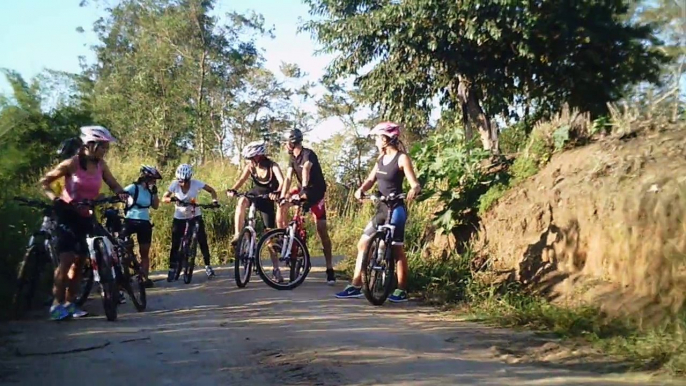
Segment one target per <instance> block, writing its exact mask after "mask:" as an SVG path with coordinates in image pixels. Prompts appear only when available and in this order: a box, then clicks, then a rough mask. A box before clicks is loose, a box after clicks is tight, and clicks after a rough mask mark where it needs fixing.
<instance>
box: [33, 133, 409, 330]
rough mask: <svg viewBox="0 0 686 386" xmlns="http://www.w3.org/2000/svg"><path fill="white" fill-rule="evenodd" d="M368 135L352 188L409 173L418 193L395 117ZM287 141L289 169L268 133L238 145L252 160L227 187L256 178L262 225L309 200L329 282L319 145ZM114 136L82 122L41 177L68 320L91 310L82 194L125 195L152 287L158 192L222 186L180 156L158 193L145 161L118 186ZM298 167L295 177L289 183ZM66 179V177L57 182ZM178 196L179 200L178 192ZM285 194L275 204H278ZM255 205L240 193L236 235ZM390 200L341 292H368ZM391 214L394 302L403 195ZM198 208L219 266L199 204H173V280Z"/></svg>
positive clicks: (391, 184) (59, 315)
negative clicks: (371, 159)
mask: <svg viewBox="0 0 686 386" xmlns="http://www.w3.org/2000/svg"><path fill="white" fill-rule="evenodd" d="M370 136H373V137H374V138H375V141H376V146H377V148H378V150H379V157H378V159H377V161H376V163H375V164H374V167H373V168H372V170H371V172H370V174H369V176H368V177H367V179H366V180H365V181H364V182H363V184H362V185H361V186H360V187H359V188H358V189H357V190H356V191H355V197H356V198H357V199H362V195H363V194H364V192H366V191H367V190H369V189H371V187H372V186H373V185H374V183H378V188H379V192H380V194H381V195H384V196H388V195H391V194H399V193H402V185H403V181H404V179H405V178H406V177H407V179H408V181H409V183H410V187H411V188H410V190H409V192H408V193H407V200H412V199H413V198H415V197H416V196H417V194H418V193H419V191H420V189H421V188H420V185H419V182H418V181H417V178H416V176H415V173H414V170H413V166H412V161H411V160H410V158H409V156H408V154H407V153H406V151H405V148H404V145H403V144H402V142H401V140H400V126H399V125H398V124H395V123H392V122H383V123H380V124H378V125H377V126H375V127H374V128H373V129H372V130H371V132H370ZM284 142H285V147H286V149H287V150H288V153H289V155H290V163H289V165H288V169H287V170H286V173H285V176H284V174H283V173H282V171H281V169H280V167H279V165H278V164H277V163H276V162H274V161H273V160H271V159H270V158H269V157H268V156H267V151H266V146H265V143H264V142H262V141H256V142H251V143H249V144H248V145H247V146H245V147H244V149H242V152H241V155H242V157H243V158H245V159H246V160H249V162H248V163H247V164H246V166H245V167H244V169H243V170H242V172H241V174H240V175H239V177H238V180H237V181H236V182H235V183H234V184H233V186H232V187H231V188H230V189H227V191H226V194H227V195H228V196H229V197H232V196H235V193H236V191H237V190H238V189H239V188H241V187H242V186H243V185H244V184H245V182H247V180H248V179H249V178H250V179H251V180H252V183H253V187H252V189H251V190H250V193H253V194H256V195H267V196H268V197H269V199H266V198H257V199H255V201H254V204H255V207H256V209H257V210H258V211H259V212H260V214H261V217H262V219H263V222H264V225H265V228H267V229H270V228H275V227H279V228H283V227H285V226H286V222H287V217H286V216H287V212H288V209H289V206H290V204H288V201H287V200H286V201H284V200H283V199H284V198H288V197H293V196H298V197H299V198H300V200H303V201H305V204H306V205H307V206H308V207H309V208H310V211H311V213H312V214H313V217H314V219H315V221H316V228H317V234H318V236H319V239H320V240H321V243H322V247H323V252H324V256H325V259H326V278H327V283H328V284H329V285H333V284H335V282H336V278H335V275H334V270H333V263H332V251H331V239H330V237H329V233H328V229H327V221H326V205H325V195H326V182H325V179H324V174H323V172H322V168H321V165H320V163H319V159H318V157H317V154H316V153H315V152H314V151H313V150H312V149H309V148H306V147H303V134H302V132H301V131H300V130H298V129H292V130H289V131H288V132H287V133H286V134H285V136H284ZM113 143H116V139H115V138H114V137H113V136H112V134H111V133H110V132H109V131H108V130H107V129H106V128H104V127H102V126H86V127H82V128H81V135H80V137H79V138H74V139H70V140H68V141H65V142H64V143H63V145H62V147H61V149H60V153H61V154H62V158H64V160H62V161H61V162H60V163H59V164H58V165H57V166H55V167H54V168H53V169H52V170H50V171H49V172H47V173H46V174H45V176H44V177H43V178H42V179H41V181H40V183H41V185H42V187H43V189H44V191H45V194H46V195H47V196H48V197H49V198H50V199H51V200H53V201H54V207H55V214H56V219H57V223H58V225H59V226H58V235H57V236H58V237H57V239H58V242H57V253H58V254H59V262H60V264H59V267H58V268H57V269H56V271H55V281H54V287H53V299H54V300H53V304H52V306H51V307H50V317H51V319H54V320H62V319H65V318H68V317H82V316H85V315H87V312H85V311H84V310H81V309H79V307H77V305H76V304H75V299H76V296H77V294H78V287H79V283H80V280H81V278H80V274H81V272H82V264H83V263H84V261H85V259H86V256H88V245H87V243H86V237H87V235H88V234H90V233H91V231H92V227H93V222H92V219H91V216H92V212H91V211H90V208H87V207H83V206H80V205H78V203H79V202H82V201H89V200H96V199H97V198H98V197H99V196H100V191H101V187H102V183H103V182H104V183H105V184H106V185H107V186H108V187H109V188H110V189H111V190H112V191H113V192H114V193H115V194H116V195H118V196H119V198H120V199H121V200H122V201H123V202H125V203H126V211H125V213H126V214H125V219H124V227H123V230H122V233H121V236H130V235H133V234H135V235H136V236H137V240H138V244H139V252H140V256H141V269H142V275H143V276H144V283H145V285H146V287H152V286H153V283H152V281H151V280H150V279H149V278H148V273H149V268H150V259H149V252H150V244H151V240H152V228H153V227H152V223H151V221H150V208H153V209H157V208H158V206H159V204H160V201H162V202H165V203H170V202H172V201H175V200H176V201H181V202H188V201H190V200H194V199H196V198H197V197H198V195H199V193H200V192H202V191H206V192H207V193H209V194H210V195H211V197H212V200H213V203H214V204H216V205H218V196H217V191H216V190H215V189H214V188H213V187H211V186H209V185H207V184H206V183H204V182H202V181H200V180H197V179H194V178H193V168H192V167H191V165H188V164H182V165H180V166H179V167H178V168H177V169H176V173H175V177H176V178H175V180H174V181H173V182H172V183H171V184H170V185H169V187H168V188H167V190H166V191H165V192H164V194H163V196H162V198H161V199H160V198H159V197H158V188H157V181H158V180H161V179H162V176H161V174H160V173H159V171H158V170H157V169H156V168H155V167H153V166H149V165H143V166H142V167H141V169H140V175H139V178H138V179H137V180H136V181H135V182H133V183H132V184H130V185H128V186H126V187H124V188H123V187H122V186H121V185H120V184H119V182H118V181H117V180H116V179H115V178H114V176H113V175H112V173H111V172H110V169H109V167H108V166H107V163H106V161H105V159H104V158H105V155H106V154H107V152H108V150H109V147H110V145H111V144H113ZM293 176H295V178H296V179H297V181H298V183H299V187H293V188H291V184H292V180H293ZM62 180H63V181H64V183H63V186H61V187H60V186H57V187H56V185H59V184H60V182H61V181H62ZM174 199H175V200H174ZM276 202H279V203H280V204H279V205H276ZM248 205H249V202H248V200H247V199H246V198H244V197H241V198H240V199H239V201H238V205H237V207H236V213H235V235H234V237H233V239H232V242H233V244H235V243H236V241H237V239H238V235H239V234H240V231H241V230H242V228H243V223H244V221H245V212H246V209H247V207H248ZM385 205H386V204H384V203H379V204H378V208H377V213H376V215H375V216H374V217H373V218H372V220H371V221H370V222H369V224H368V225H367V227H366V228H365V230H364V232H363V234H362V236H361V238H360V240H359V242H358V245H357V246H358V256H357V263H356V265H355V273H354V276H353V279H352V282H351V283H350V284H349V285H348V286H346V288H345V289H344V290H343V291H341V292H339V293H337V294H336V295H335V296H336V297H337V298H359V297H361V296H362V293H361V285H362V277H361V269H362V267H361V265H362V257H363V254H364V251H365V248H366V245H367V243H368V241H369V238H370V236H371V235H373V234H374V231H375V229H376V226H377V224H380V223H384V222H386V220H387V219H386V218H385V217H386V216H387V214H388V213H389V211H388V208H387V207H386V206H385ZM391 213H392V214H391V219H390V223H391V224H392V225H394V226H395V233H394V238H393V245H392V248H394V252H395V255H396V256H397V261H398V263H397V273H398V289H396V291H395V292H394V293H393V294H392V295H391V296H390V297H389V301H391V302H403V301H407V293H406V291H405V289H406V288H407V270H408V268H407V258H406V256H405V252H404V246H403V242H404V228H405V222H406V220H407V209H406V207H405V204H404V202H401V203H400V204H395V205H394V207H393V208H392V212H391ZM191 218H195V219H196V221H197V223H198V225H199V227H198V244H199V245H200V250H201V252H202V255H203V259H204V263H205V272H206V274H207V276H208V277H211V276H214V271H213V269H212V267H211V265H210V251H209V247H208V244H207V235H206V232H205V225H204V222H203V221H202V212H201V211H200V208H193V209H191V208H189V207H188V206H183V205H178V204H177V205H176V208H175V211H174V220H173V222H172V229H171V235H172V246H171V250H170V256H169V257H170V258H169V275H168V277H167V281H172V280H173V279H174V273H175V270H176V264H177V261H178V256H177V253H176V252H177V251H178V249H179V244H180V243H181V239H182V237H183V233H184V229H185V224H186V221H187V220H189V219H191ZM274 276H275V277H276V278H277V279H279V278H281V274H280V272H279V270H278V266H275V267H274Z"/></svg>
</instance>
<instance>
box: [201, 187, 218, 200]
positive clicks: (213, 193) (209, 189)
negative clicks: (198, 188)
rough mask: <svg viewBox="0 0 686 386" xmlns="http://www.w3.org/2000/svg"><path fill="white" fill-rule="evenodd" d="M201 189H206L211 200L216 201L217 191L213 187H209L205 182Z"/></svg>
mask: <svg viewBox="0 0 686 386" xmlns="http://www.w3.org/2000/svg"><path fill="white" fill-rule="evenodd" d="M202 189H203V190H204V191H206V192H208V193H210V194H211V195H212V200H213V201H218V199H217V191H216V190H214V188H213V187H211V186H209V185H207V184H205V186H203V187H202Z"/></svg>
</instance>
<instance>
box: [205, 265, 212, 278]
mask: <svg viewBox="0 0 686 386" xmlns="http://www.w3.org/2000/svg"><path fill="white" fill-rule="evenodd" d="M205 274H206V275H207V277H211V276H214V270H213V269H212V267H210V266H209V265H206V266H205Z"/></svg>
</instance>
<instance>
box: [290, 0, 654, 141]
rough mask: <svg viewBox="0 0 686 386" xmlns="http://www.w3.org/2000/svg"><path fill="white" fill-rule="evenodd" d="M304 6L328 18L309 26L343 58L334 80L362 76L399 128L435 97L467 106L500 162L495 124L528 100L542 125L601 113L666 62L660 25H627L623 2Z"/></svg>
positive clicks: (424, 0) (349, 1)
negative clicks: (560, 117) (555, 117)
mask: <svg viewBox="0 0 686 386" xmlns="http://www.w3.org/2000/svg"><path fill="white" fill-rule="evenodd" d="M303 1H304V2H305V3H306V4H308V5H309V6H310V13H311V14H312V15H313V16H316V17H317V19H316V20H312V21H309V22H307V23H306V24H304V25H303V26H302V27H301V28H302V29H304V30H306V31H310V32H311V33H312V34H313V35H314V36H315V37H316V38H317V39H318V40H319V41H320V42H321V43H322V44H323V46H324V51H326V52H329V53H335V54H337V57H336V58H335V60H334V61H333V63H332V64H331V65H330V66H329V67H328V71H327V76H326V79H327V80H328V81H332V80H337V79H340V78H345V77H349V76H352V77H354V78H355V83H356V85H358V86H359V87H360V88H361V89H362V91H363V92H364V94H365V95H367V96H368V98H369V99H368V100H369V101H370V102H372V103H373V104H375V105H379V106H380V107H381V109H382V111H383V112H384V115H385V116H386V117H388V118H392V119H397V120H400V121H407V120H410V121H417V115H418V114H417V112H421V113H423V116H424V117H428V114H429V112H430V110H431V108H432V107H433V103H432V102H433V100H435V99H439V100H440V103H441V104H442V105H443V106H445V107H447V108H456V107H458V108H461V110H462V112H463V118H464V122H465V128H467V129H469V128H470V127H471V126H472V125H474V126H476V128H477V129H478V131H479V132H480V134H481V138H482V143H483V146H484V148H486V149H490V150H491V151H494V152H497V150H498V140H497V130H496V129H495V127H494V126H493V125H492V123H491V117H492V116H494V115H497V114H507V115H511V114H513V112H512V111H511V106H512V105H513V104H514V103H515V102H516V101H517V100H518V98H520V99H521V96H522V95H525V96H526V97H527V98H528V99H530V100H531V105H532V107H533V108H535V109H536V110H537V112H538V113H539V114H541V115H545V114H547V113H549V112H551V111H553V110H556V109H558V108H559V107H560V106H561V105H562V104H563V103H564V102H568V103H569V104H570V105H571V106H573V107H578V108H580V109H582V110H584V111H591V112H592V113H594V114H600V113H603V112H604V111H605V109H606V103H607V102H610V101H614V100H617V99H618V98H619V97H621V92H622V91H623V90H624V89H625V86H626V85H627V84H631V83H635V82H638V81H641V80H648V81H657V76H658V73H659V67H660V64H661V63H663V62H664V61H665V60H666V58H665V56H664V55H662V54H661V53H659V52H656V51H654V50H651V49H649V48H646V45H645V44H644V42H645V41H647V40H651V41H656V39H655V38H654V36H653V34H652V31H651V29H650V28H649V27H646V26H637V25H634V24H631V23H630V22H626V21H622V20H620V19H619V18H618V16H619V15H622V14H625V13H626V12H627V10H628V7H627V5H626V3H627V2H625V1H623V0H612V1H604V2H597V1H593V0H580V1H573V2H569V1H563V0H549V1H540V0H539V1H524V0H512V1H498V2H487V3H484V2H482V1H477V0H459V1H455V0H407V1H402V2H399V1H392V0H303ZM368 68H371V69H369V70H368ZM589 90H593V91H592V92H589ZM417 110H419V111H417ZM408 112H411V114H408ZM408 115H409V116H408ZM413 123H414V122H413Z"/></svg>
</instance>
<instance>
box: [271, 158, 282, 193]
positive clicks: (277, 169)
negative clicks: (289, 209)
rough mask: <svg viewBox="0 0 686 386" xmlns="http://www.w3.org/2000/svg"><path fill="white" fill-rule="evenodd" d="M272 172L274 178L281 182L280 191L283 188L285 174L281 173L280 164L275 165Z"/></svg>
mask: <svg viewBox="0 0 686 386" xmlns="http://www.w3.org/2000/svg"><path fill="white" fill-rule="evenodd" d="M272 172H273V173H274V177H276V180H277V181H279V188H278V189H277V191H280V190H281V188H282V187H283V182H284V179H283V173H281V168H280V167H279V164H277V163H274V166H272Z"/></svg>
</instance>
